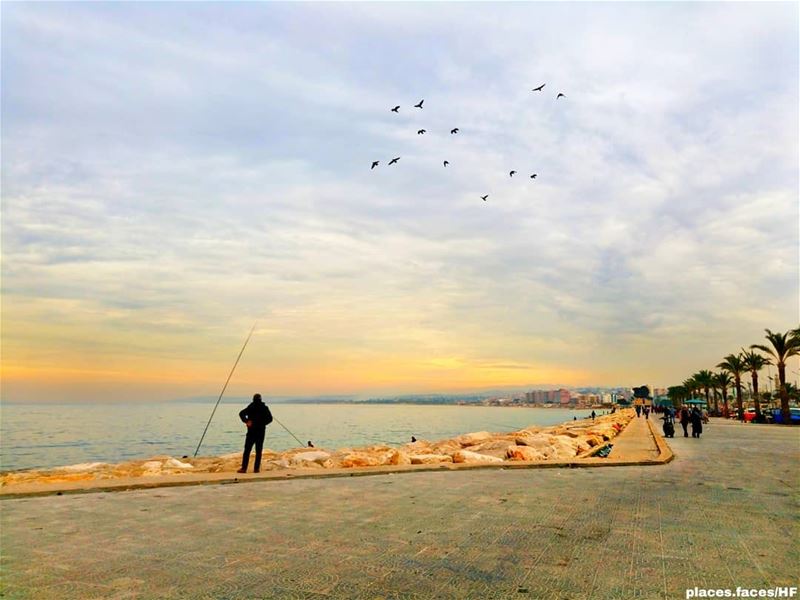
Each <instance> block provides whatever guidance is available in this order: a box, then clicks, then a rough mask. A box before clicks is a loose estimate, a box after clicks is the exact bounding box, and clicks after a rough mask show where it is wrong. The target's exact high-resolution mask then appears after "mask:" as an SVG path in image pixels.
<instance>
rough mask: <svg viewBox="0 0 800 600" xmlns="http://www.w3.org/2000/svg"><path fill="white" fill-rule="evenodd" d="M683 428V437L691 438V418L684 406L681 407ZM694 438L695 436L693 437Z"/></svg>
mask: <svg viewBox="0 0 800 600" xmlns="http://www.w3.org/2000/svg"><path fill="white" fill-rule="evenodd" d="M680 421H681V427H683V437H689V430H688V427H689V422H690V421H691V417H690V415H689V409H688V408H687V407H686V405H685V404H684V405H683V406H681V418H680ZM692 437H694V436H692Z"/></svg>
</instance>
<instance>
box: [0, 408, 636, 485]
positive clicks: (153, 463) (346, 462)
mask: <svg viewBox="0 0 800 600" xmlns="http://www.w3.org/2000/svg"><path fill="white" fill-rule="evenodd" d="M634 414H635V413H634V411H633V410H632V409H625V410H618V411H617V412H615V413H614V414H608V415H603V416H599V417H597V418H596V419H595V420H594V421H592V420H590V419H583V420H580V421H568V422H566V423H562V424H560V425H555V426H553V427H540V426H531V427H526V428H524V429H520V430H519V431H515V432H511V433H491V432H488V431H478V432H473V433H466V434H463V435H459V436H457V437H455V438H453V439H446V440H438V441H434V442H429V441H425V440H417V441H416V442H413V443H408V444H405V445H403V446H401V447H399V448H393V447H390V446H386V445H373V446H365V447H361V448H341V449H339V450H330V451H329V450H323V449H319V448H313V449H312V448H300V449H298V448H295V449H291V450H286V451H284V452H274V451H272V450H269V449H266V448H265V449H264V452H263V455H262V465H261V467H262V469H261V470H262V471H281V470H288V469H292V470H320V469H351V468H358V467H381V466H402V465H435V464H442V465H445V464H452V463H457V464H464V463H469V464H500V463H503V462H511V461H567V460H575V459H576V458H578V459H580V458H583V457H585V456H587V455H588V454H590V453H592V454H593V453H594V451H597V450H599V449H600V448H601V447H602V446H603V445H604V444H605V443H606V442H607V441H609V440H611V439H613V438H614V437H616V436H617V434H618V433H619V432H620V431H622V430H623V429H624V428H625V426H626V425H627V424H628V423H629V422H630V420H631V419H632V418H633V415H634ZM240 461H241V452H232V453H230V454H225V455H222V456H205V457H197V458H186V457H184V458H183V459H181V460H179V459H177V458H174V457H171V456H154V457H151V458H149V459H147V460H138V461H129V462H125V463H120V464H109V463H102V462H92V463H82V464H78V465H67V466H63V467H55V468H51V469H29V470H24V471H7V472H0V486H3V487H5V486H13V485H17V484H21V483H45V484H46V483H59V482H72V481H90V480H113V479H121V478H138V477H161V476H164V475H174V474H178V473H235V472H236V470H237V469H238V468H239V466H240ZM251 464H252V462H251Z"/></svg>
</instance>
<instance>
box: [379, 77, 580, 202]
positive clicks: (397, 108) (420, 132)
mask: <svg viewBox="0 0 800 600" xmlns="http://www.w3.org/2000/svg"><path fill="white" fill-rule="evenodd" d="M545 85H546V84H544V83H543V84H542V85H540V86H539V87H535V88H533V89H532V90H531V91H532V92H541V91H542V90H543V89H544V86H545ZM559 98H566V95H565V94H563V93H561V92H559V93H558V95H557V96H556V100H558V99H559ZM423 102H425V99H424V98H423V99H422V100H420V101H419V103H418V104H415V105H414V108H418V109H420V110H422V103H423ZM389 110H390V111H391V112H393V113H398V114H399V113H400V105H397V106H395V107H393V108H391V109H389ZM458 131H459V129H458V127H453V128H452V129H451V130H450V135H456V134H457V133H458ZM425 133H426V130H425V129H419V130H417V135H424V134H425ZM401 158H402V157H400V156H397V157H395V158H393V159H391V160H390V161H389V165H394V164H396V163H397V162H398V161H399V160H400V159H401ZM380 162H381V161H379V160H374V161H372V166H371V167H370V170H372V169H374V168H375V167H377V166H378V165H379V164H380ZM449 164H450V161H448V160H445V161H443V165H444V167H445V168H446V167H447V165H449ZM516 173H517V172H516V171H514V170H511V171H509V172H508V176H509V177H514V175H516ZM536 176H537V173H532V174H531V177H530V178H531V179H536ZM488 198H489V194H486V195H485V196H481V200H483V201H484V202H486V201H487V200H488Z"/></svg>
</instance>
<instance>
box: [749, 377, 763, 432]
mask: <svg viewBox="0 0 800 600" xmlns="http://www.w3.org/2000/svg"><path fill="white" fill-rule="evenodd" d="M751 374H752V375H753V400H755V402H756V421H761V400H759V398H758V371H751Z"/></svg>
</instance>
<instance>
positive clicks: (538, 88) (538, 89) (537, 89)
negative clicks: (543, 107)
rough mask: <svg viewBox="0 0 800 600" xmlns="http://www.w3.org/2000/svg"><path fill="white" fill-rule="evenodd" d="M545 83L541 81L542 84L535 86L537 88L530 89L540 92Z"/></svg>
mask: <svg viewBox="0 0 800 600" xmlns="http://www.w3.org/2000/svg"><path fill="white" fill-rule="evenodd" d="M545 85H546V84H544V83H543V84H542V85H540V86H539V87H537V88H533V89H532V90H531V91H532V92H541V91H542V88H544V86H545Z"/></svg>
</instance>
